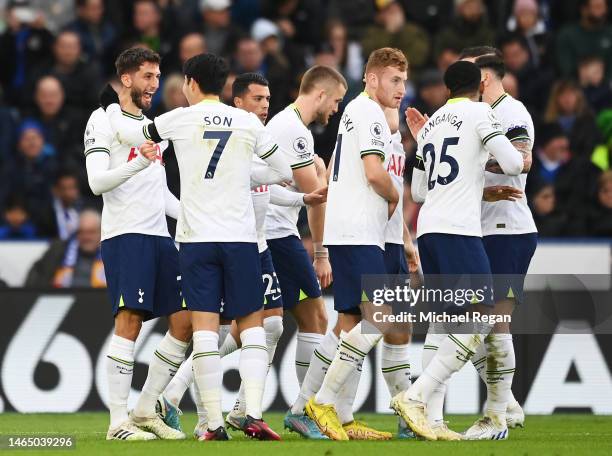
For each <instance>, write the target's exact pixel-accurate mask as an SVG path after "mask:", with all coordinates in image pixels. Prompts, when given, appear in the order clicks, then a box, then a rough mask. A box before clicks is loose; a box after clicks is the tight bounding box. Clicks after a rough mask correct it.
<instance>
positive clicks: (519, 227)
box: [482, 94, 538, 236]
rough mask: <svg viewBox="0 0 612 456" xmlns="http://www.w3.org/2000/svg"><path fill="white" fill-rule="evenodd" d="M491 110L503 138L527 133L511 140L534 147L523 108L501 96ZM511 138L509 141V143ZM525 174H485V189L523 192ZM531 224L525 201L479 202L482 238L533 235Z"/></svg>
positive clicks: (531, 122) (531, 121) (533, 228)
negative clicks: (507, 188)
mask: <svg viewBox="0 0 612 456" xmlns="http://www.w3.org/2000/svg"><path fill="white" fill-rule="evenodd" d="M491 108H493V111H494V112H495V115H496V116H497V118H498V119H499V121H500V122H501V125H502V131H503V133H504V134H507V133H508V132H510V131H513V130H514V131H516V129H522V130H523V131H526V132H527V137H523V136H519V137H516V136H514V137H513V138H514V139H529V140H530V141H531V144H532V145H533V144H534V140H535V132H534V128H533V120H532V119H531V115H530V114H529V111H527V108H525V105H523V103H521V102H520V101H518V100H516V99H515V98H513V97H511V96H510V95H508V94H503V95H502V96H501V97H499V98H498V99H497V100H496V101H495V102H494V103H493V104H491ZM513 138H509V139H510V140H511V141H512V139H513ZM526 184H527V174H526V173H525V174H520V175H518V176H507V175H505V174H494V173H490V172H488V171H485V187H490V186H493V185H508V186H510V187H514V188H518V189H520V190H523V192H525V185H526ZM537 231H538V229H537V228H536V225H535V222H534V220H533V215H532V214H531V210H530V209H529V206H528V205H527V198H526V197H525V196H523V197H522V198H519V199H517V200H516V201H497V202H494V203H488V202H485V201H483V202H482V234H483V236H488V235H492V234H526V233H536V232H537Z"/></svg>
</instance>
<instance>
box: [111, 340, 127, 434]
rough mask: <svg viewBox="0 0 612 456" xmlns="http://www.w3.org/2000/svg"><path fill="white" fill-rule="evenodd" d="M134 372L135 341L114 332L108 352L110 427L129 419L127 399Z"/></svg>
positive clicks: (112, 427)
mask: <svg viewBox="0 0 612 456" xmlns="http://www.w3.org/2000/svg"><path fill="white" fill-rule="evenodd" d="M133 372H134V342H133V341H131V340H129V339H125V338H123V337H120V336H117V335H116V334H113V336H112V337H111V340H110V343H109V344H108V352H107V354H106V375H107V379H108V380H107V381H108V408H109V410H110V427H111V429H114V428H116V427H117V426H119V425H120V424H123V423H124V422H125V421H127V419H128V413H127V400H128V396H129V395H130V387H131V386H132V374H133Z"/></svg>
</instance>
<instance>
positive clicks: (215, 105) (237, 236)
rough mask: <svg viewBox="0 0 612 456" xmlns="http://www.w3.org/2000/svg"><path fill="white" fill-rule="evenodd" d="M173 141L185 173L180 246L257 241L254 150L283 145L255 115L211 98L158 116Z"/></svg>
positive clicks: (265, 152)
mask: <svg viewBox="0 0 612 456" xmlns="http://www.w3.org/2000/svg"><path fill="white" fill-rule="evenodd" d="M154 122H155V127H156V129H157V132H158V133H159V136H160V137H161V138H162V139H171V140H172V142H173V144H174V149H175V151H176V158H177V161H178V165H179V171H180V175H181V198H180V200H181V210H180V214H179V218H178V223H177V228H176V240H177V241H179V242H257V233H256V229H255V214H254V209H253V202H252V200H251V186H250V173H251V165H252V163H253V152H255V154H256V155H258V156H259V157H261V158H267V157H269V156H270V155H272V154H273V153H274V152H275V151H276V149H278V147H277V146H276V142H275V141H274V140H273V139H272V138H271V136H270V135H269V134H268V133H267V132H266V130H265V128H264V126H263V125H262V124H261V121H260V120H259V119H258V118H257V116H255V114H252V113H248V112H246V111H244V110H242V109H237V108H233V107H231V106H227V105H225V104H223V103H221V102H218V101H212V100H205V101H202V102H200V103H197V104H195V105H193V106H189V107H187V108H177V109H174V110H172V111H170V112H167V113H166V114H162V115H161V116H159V117H156V118H155V121H154Z"/></svg>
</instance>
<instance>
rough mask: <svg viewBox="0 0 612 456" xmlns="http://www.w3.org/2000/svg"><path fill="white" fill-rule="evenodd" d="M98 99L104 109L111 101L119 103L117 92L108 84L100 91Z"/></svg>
mask: <svg viewBox="0 0 612 456" xmlns="http://www.w3.org/2000/svg"><path fill="white" fill-rule="evenodd" d="M98 101H99V102H100V106H102V109H104V110H106V108H108V107H109V106H110V105H112V104H113V103H119V95H117V92H115V89H113V87H112V86H111V85H110V84H106V85H105V86H104V88H103V89H102V92H100V96H99V97H98Z"/></svg>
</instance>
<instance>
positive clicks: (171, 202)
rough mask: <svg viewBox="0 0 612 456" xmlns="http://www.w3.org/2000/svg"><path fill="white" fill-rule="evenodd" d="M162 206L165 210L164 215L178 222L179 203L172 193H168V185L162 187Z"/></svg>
mask: <svg viewBox="0 0 612 456" xmlns="http://www.w3.org/2000/svg"><path fill="white" fill-rule="evenodd" d="M164 178H165V173H164ZM164 206H165V208H166V215H167V216H168V217H170V218H173V219H174V220H178V216H179V210H180V207H181V203H180V201H179V200H178V198H177V197H176V196H174V193H172V192H171V191H170V189H169V188H168V184H166V185H165V186H164Z"/></svg>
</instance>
